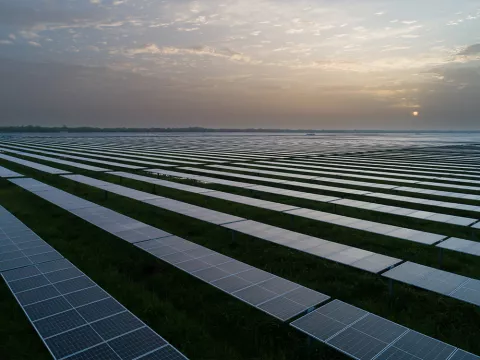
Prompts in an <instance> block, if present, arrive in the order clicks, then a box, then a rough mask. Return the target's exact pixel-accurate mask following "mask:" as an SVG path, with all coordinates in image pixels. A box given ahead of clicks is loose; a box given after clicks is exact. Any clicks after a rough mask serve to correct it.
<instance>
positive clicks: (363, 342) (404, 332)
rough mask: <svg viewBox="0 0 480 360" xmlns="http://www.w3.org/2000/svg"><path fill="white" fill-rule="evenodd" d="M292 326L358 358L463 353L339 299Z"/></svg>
mask: <svg viewBox="0 0 480 360" xmlns="http://www.w3.org/2000/svg"><path fill="white" fill-rule="evenodd" d="M291 325H292V326H293V327H295V328H296V329H298V330H300V331H301V332H303V333H305V334H307V335H308V336H311V337H313V338H315V339H317V340H319V341H321V342H323V343H325V344H326V345H328V346H331V347H333V348H335V349H337V350H339V351H341V352H343V353H345V354H347V355H349V356H350V357H352V358H354V359H362V360H373V359H383V360H393V359H402V360H404V359H412V360H413V359H417V360H418V359H420V360H447V359H451V358H450V356H452V354H454V353H455V354H456V353H458V351H460V355H459V356H462V355H463V351H462V350H458V349H456V348H455V347H453V346H451V345H448V344H445V343H442V342H441V341H438V340H435V339H433V338H430V337H428V336H425V335H423V334H420V333H418V332H415V331H413V330H410V329H408V328H405V327H404V326H401V325H398V324H396V323H393V322H391V321H389V320H386V319H384V318H381V317H379V316H376V315H374V314H371V313H368V312H366V311H364V310H361V309H359V308H356V307H354V306H352V305H349V304H346V303H344V302H341V301H339V300H334V301H332V302H330V303H328V304H326V305H323V306H322V307H320V308H318V309H317V310H315V311H313V312H311V313H309V314H307V315H305V316H303V317H301V318H299V319H297V320H295V321H294V322H292V323H291ZM452 358H455V356H454V357H452ZM460 359H461V358H460Z"/></svg>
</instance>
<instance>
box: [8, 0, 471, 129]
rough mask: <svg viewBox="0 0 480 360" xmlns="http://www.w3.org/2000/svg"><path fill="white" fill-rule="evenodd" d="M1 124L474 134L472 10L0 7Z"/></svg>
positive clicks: (75, 3) (99, 2)
mask: <svg viewBox="0 0 480 360" xmlns="http://www.w3.org/2000/svg"><path fill="white" fill-rule="evenodd" d="M415 115H416V116H415ZM0 125H45V126H58V125H67V126H98V127H124V126H126V127H188V126H203V127H215V128H250V127H254V128H295V129H299V128H305V129H387V130H388V129H396V130H397V129H408V130H410V129H446V130H469V129H476V130H480V1H478V0H381V1H380V0H295V1H294V0H276V1H273V0H198V1H188V0H81V1H80V0H0Z"/></svg>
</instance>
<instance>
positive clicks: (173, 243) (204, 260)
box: [12, 179, 328, 320]
mask: <svg viewBox="0 0 480 360" xmlns="http://www.w3.org/2000/svg"><path fill="white" fill-rule="evenodd" d="M12 182H13V183H14V184H16V185H18V186H20V187H22V188H24V189H26V190H28V191H32V192H34V193H35V194H36V195H38V196H40V197H42V198H44V199H45V200H47V201H50V202H51V203H53V204H55V205H57V206H60V207H62V208H63V209H64V210H67V211H70V212H71V213H72V214H74V215H76V216H78V217H80V218H81V219H83V220H85V221H88V222H90V223H91V224H93V225H95V226H97V227H99V228H101V229H102V230H104V231H107V232H109V233H111V234H113V235H114V236H117V237H119V238H121V239H123V240H125V241H127V242H130V243H133V244H135V245H136V246H137V247H139V248H141V249H144V250H145V251H147V252H149V253H151V254H152V255H154V256H156V257H157V258H159V259H161V260H163V261H165V262H168V263H169V264H171V265H174V266H176V267H177V268H179V269H181V270H183V271H185V272H187V273H189V274H191V275H194V276H196V277H198V278H199V279H201V280H203V281H205V282H207V283H209V284H211V285H213V286H216V287H218V288H219V289H221V290H223V291H225V292H227V293H228V294H230V295H232V296H235V297H237V298H239V299H241V300H242V301H244V302H246V303H248V304H250V305H252V306H255V307H257V308H258V309H259V310H262V311H264V312H266V313H268V314H270V315H272V316H275V317H277V318H279V319H282V320H287V319H289V318H290V317H292V316H295V315H298V314H299V313H301V312H303V311H306V310H308V309H309V308H311V307H312V306H313V305H316V304H319V303H321V302H323V301H325V300H326V299H328V296H326V295H323V294H321V293H318V292H316V291H313V290H310V289H307V288H304V287H302V286H300V285H298V284H295V283H293V282H290V281H288V280H285V279H282V278H280V277H277V276H274V275H272V274H269V273H266V272H264V271H261V270H259V269H256V268H254V267H251V266H249V265H247V264H244V263H241V262H239V261H237V260H235V259H231V258H228V257H226V256H224V255H221V254H219V253H216V252H214V251H212V250H210V249H207V248H205V247H203V246H200V245H197V244H195V243H192V242H190V241H187V240H184V239H181V238H178V237H176V236H173V235H172V234H169V233H167V232H165V231H163V230H160V229H157V228H155V227H152V226H150V225H147V224H144V223H142V222H139V221H137V220H135V219H132V218H130V217H127V216H125V215H122V214H119V213H117V212H115V211H113V210H110V209H107V208H104V207H102V206H99V205H96V204H93V203H90V204H93V205H94V206H89V207H83V208H74V209H70V208H67V207H65V206H64V204H65V203H67V204H70V203H81V202H82V201H84V200H83V199H81V198H79V197H77V196H74V195H71V194H68V193H65V192H63V191H61V190H59V189H56V188H54V187H52V186H49V185H44V184H42V183H40V182H38V181H36V180H33V179H12ZM38 188H42V190H41V191H38V190H36V189H38ZM46 194H50V195H49V196H45V195H46ZM215 220H217V219H215ZM215 220H212V221H215ZM267 280H268V282H267ZM260 300H261V301H260Z"/></svg>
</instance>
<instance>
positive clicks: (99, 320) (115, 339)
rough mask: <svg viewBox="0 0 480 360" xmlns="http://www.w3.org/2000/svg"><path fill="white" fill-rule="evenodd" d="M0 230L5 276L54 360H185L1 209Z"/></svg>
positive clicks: (2, 267)
mask: <svg viewBox="0 0 480 360" xmlns="http://www.w3.org/2000/svg"><path fill="white" fill-rule="evenodd" d="M0 232H1V234H0V236H1V237H2V240H0V243H1V244H2V245H1V246H0V258H1V259H2V261H1V262H0V264H1V265H0V272H1V275H2V278H3V279H4V281H5V282H6V283H7V285H8V288H9V289H10V291H11V292H12V293H13V295H14V297H15V299H16V300H17V302H18V304H19V305H20V306H21V307H22V309H23V311H24V312H25V315H26V316H27V317H28V319H29V320H30V322H31V323H32V325H33V326H34V327H35V329H36V331H37V333H38V335H39V336H40V337H41V339H42V341H43V342H44V344H45V345H46V346H47V348H48V350H49V351H50V353H51V354H52V356H53V358H54V359H64V358H67V357H68V359H78V360H80V359H83V360H87V359H92V360H93V359H118V360H120V359H126V360H127V359H128V360H130V359H134V358H135V359H147V356H150V353H151V352H154V353H158V354H159V356H160V357H158V359H163V360H177V359H178V360H181V359H186V357H185V356H183V355H182V354H181V353H179V352H178V351H177V350H176V349H175V348H173V347H172V346H171V345H170V344H168V342H166V341H165V340H164V339H163V338H162V337H161V336H159V335H158V334H156V333H155V332H154V331H153V330H152V329H150V328H149V327H148V326H146V325H145V324H144V323H143V322H142V321H141V320H140V319H138V318H137V317H136V316H135V315H133V314H132V313H131V312H129V311H128V310H127V309H126V308H125V307H124V306H122V305H121V304H120V303H119V302H117V301H116V300H115V299H114V298H113V297H111V296H110V295H109V294H108V293H107V292H105V291H104V290H103V289H102V288H101V287H99V286H98V285H97V284H96V283H95V282H93V281H92V280H91V279H90V278H88V277H87V276H86V275H85V274H84V273H83V272H82V271H80V270H79V269H78V268H77V267H76V266H74V265H73V264H72V263H70V262H69V261H68V260H67V259H65V258H63V256H62V255H60V253H58V252H57V251H55V249H53V248H52V247H51V246H49V245H48V244H47V243H46V242H45V241H43V240H42V239H41V238H40V237H38V236H37V235H36V234H35V233H34V232H33V231H31V230H30V229H29V228H28V227H27V226H26V225H24V224H23V223H22V222H20V221H19V220H18V219H17V218H16V217H15V216H13V215H12V214H11V213H9V212H8V211H7V210H6V209H5V208H3V207H1V206H0ZM160 354H168V355H165V356H162V355H160Z"/></svg>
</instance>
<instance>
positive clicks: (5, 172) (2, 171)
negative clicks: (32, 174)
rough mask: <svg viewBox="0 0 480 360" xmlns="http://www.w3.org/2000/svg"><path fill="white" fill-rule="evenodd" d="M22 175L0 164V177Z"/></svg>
mask: <svg viewBox="0 0 480 360" xmlns="http://www.w3.org/2000/svg"><path fill="white" fill-rule="evenodd" d="M22 176H23V175H21V174H19V173H17V172H15V171H12V170H9V169H7V168H4V167H3V166H0V178H13V177H22Z"/></svg>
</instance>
